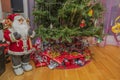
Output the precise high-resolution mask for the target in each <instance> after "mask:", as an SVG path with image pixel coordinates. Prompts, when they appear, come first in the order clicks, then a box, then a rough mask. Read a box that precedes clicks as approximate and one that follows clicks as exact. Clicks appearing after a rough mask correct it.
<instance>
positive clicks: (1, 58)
mask: <svg viewBox="0 0 120 80" xmlns="http://www.w3.org/2000/svg"><path fill="white" fill-rule="evenodd" d="M0 44H1V43H0ZM4 49H5V47H4V46H0V76H1V75H2V74H3V73H4V72H5V54H4Z"/></svg>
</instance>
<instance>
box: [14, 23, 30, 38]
mask: <svg viewBox="0 0 120 80" xmlns="http://www.w3.org/2000/svg"><path fill="white" fill-rule="evenodd" d="M13 28H14V31H15V32H18V33H19V34H20V35H21V37H22V39H26V38H27V36H28V29H29V27H28V25H27V24H25V23H23V24H19V23H16V22H15V23H13Z"/></svg>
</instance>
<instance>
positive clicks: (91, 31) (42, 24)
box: [33, 0, 103, 50]
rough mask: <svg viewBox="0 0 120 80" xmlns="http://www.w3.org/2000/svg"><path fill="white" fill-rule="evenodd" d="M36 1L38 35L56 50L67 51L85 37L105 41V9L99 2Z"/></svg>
mask: <svg viewBox="0 0 120 80" xmlns="http://www.w3.org/2000/svg"><path fill="white" fill-rule="evenodd" d="M35 1H36V4H35V9H34V11H33V15H34V18H35V23H36V24H37V28H36V34H37V35H36V36H39V37H41V38H42V41H43V43H45V44H47V46H50V47H51V46H52V48H55V49H59V48H60V47H63V48H64V49H65V48H66V49H67V48H68V47H71V46H72V45H73V44H74V42H76V41H78V42H79V43H81V42H80V40H81V38H82V37H83V36H93V37H96V38H99V39H101V38H102V31H103V30H102V29H103V27H102V26H103V25H102V22H101V21H100V19H101V18H102V13H103V7H102V5H101V3H100V1H98V0H35ZM61 44H62V45H61ZM63 44H64V45H63ZM53 45H55V46H53ZM58 45H59V47H58ZM60 45H61V46H60ZM45 46H46V45H45ZM65 46H67V47H65ZM74 47H76V46H74ZM81 47H83V46H81ZM72 48H73V47H72ZM68 50H70V49H68Z"/></svg>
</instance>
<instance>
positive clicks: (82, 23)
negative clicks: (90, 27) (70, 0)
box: [80, 19, 86, 28]
mask: <svg viewBox="0 0 120 80" xmlns="http://www.w3.org/2000/svg"><path fill="white" fill-rule="evenodd" d="M85 26H86V24H85V20H84V19H82V21H81V23H80V27H81V28H84V27H85Z"/></svg>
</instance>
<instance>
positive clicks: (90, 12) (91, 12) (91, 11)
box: [88, 9, 93, 17]
mask: <svg viewBox="0 0 120 80" xmlns="http://www.w3.org/2000/svg"><path fill="white" fill-rule="evenodd" d="M88 16H89V17H92V16H93V9H90V10H89V12H88Z"/></svg>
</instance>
